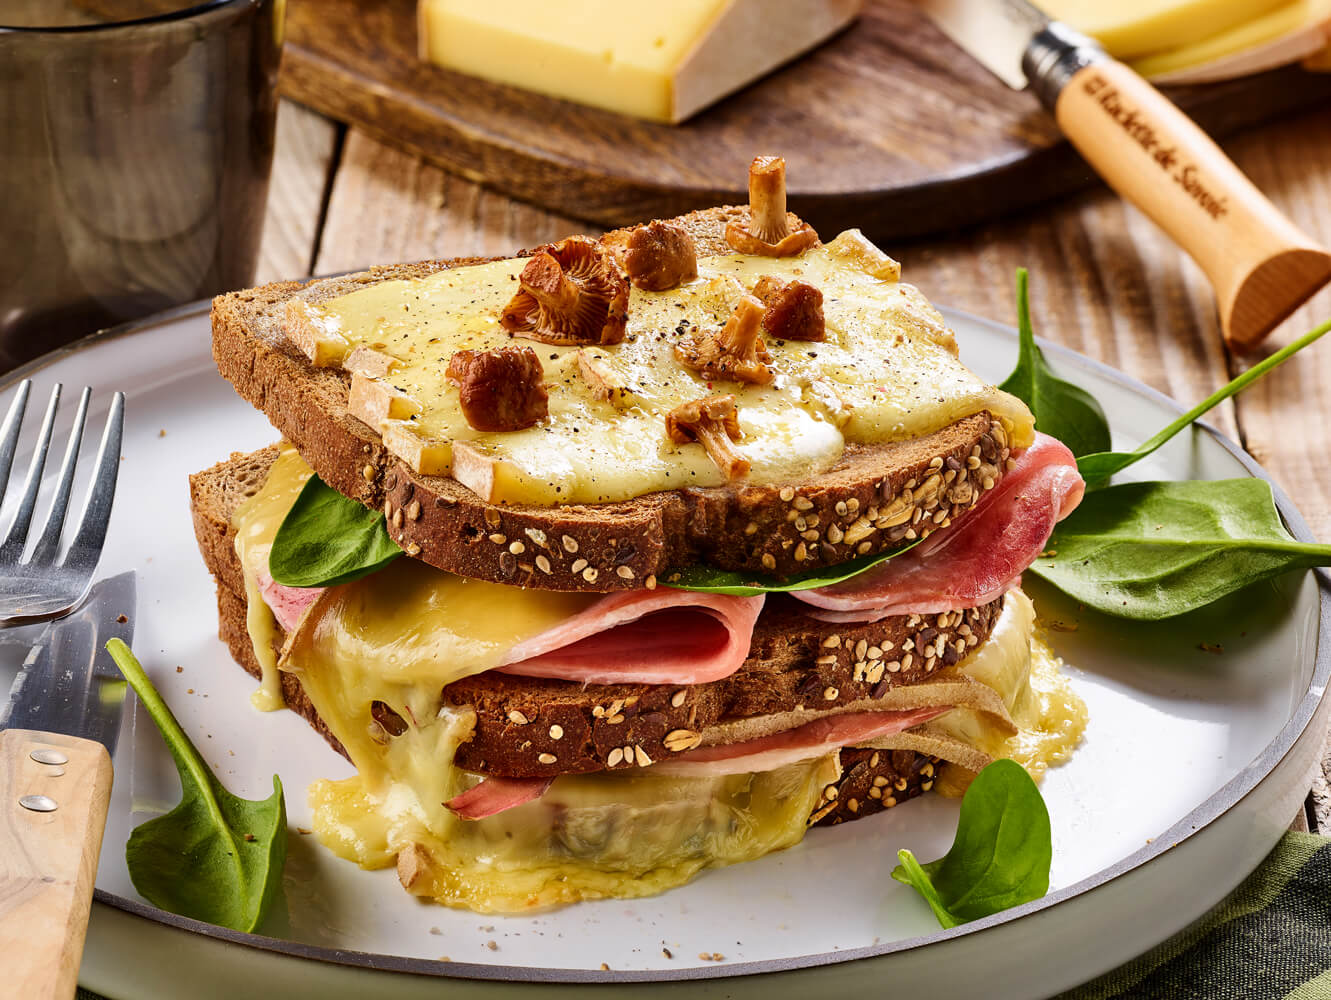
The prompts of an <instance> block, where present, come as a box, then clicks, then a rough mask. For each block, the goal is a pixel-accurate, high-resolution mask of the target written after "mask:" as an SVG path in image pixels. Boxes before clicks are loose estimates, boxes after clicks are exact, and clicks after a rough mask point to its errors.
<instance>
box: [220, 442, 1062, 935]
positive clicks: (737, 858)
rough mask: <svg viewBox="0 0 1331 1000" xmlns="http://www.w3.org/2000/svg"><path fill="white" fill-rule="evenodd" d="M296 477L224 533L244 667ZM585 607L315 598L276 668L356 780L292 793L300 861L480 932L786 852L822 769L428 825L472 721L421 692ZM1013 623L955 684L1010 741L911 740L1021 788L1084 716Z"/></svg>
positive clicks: (449, 591)
mask: <svg viewBox="0 0 1331 1000" xmlns="http://www.w3.org/2000/svg"><path fill="white" fill-rule="evenodd" d="M308 476H309V470H308V467H307V466H305V465H304V463H303V462H301V460H300V459H299V457H298V456H297V455H296V453H295V452H294V451H293V450H291V449H284V450H283V452H282V454H281V455H280V456H279V459H278V461H277V463H276V464H275V465H274V467H273V472H272V474H271V475H270V477H269V480H268V482H267V483H265V485H264V488H263V489H262V490H260V492H259V493H258V494H257V495H256V496H255V497H254V498H253V499H252V500H251V501H249V502H248V503H246V504H245V505H244V506H243V507H242V508H241V509H240V510H238V512H237V514H236V517H235V526H236V530H237V551H238V552H239V553H240V554H241V555H242V566H243V567H244V570H245V577H246V588H247V592H248V593H249V595H250V604H251V612H254V611H255V609H262V614H259V615H254V614H252V618H251V637H252V639H253V641H254V642H255V645H256V654H257V653H259V652H260V651H261V649H266V650H268V651H269V653H271V649H272V645H271V638H272V636H273V635H274V634H275V633H274V631H273V630H274V629H275V624H274V622H273V620H272V616H271V614H270V613H268V611H267V608H266V607H265V606H264V605H263V602H262V600H261V599H260V597H259V595H258V588H257V583H256V580H255V577H256V573H257V572H258V570H260V569H262V568H263V565H262V562H261V561H260V560H261V559H266V557H267V552H268V549H269V548H270V547H271V544H272V539H273V536H274V535H275V533H276V530H277V527H278V525H279V524H280V523H281V520H282V517H284V516H285V513H286V511H287V509H289V507H290V505H291V503H292V502H293V501H294V499H295V497H296V494H297V493H298V492H299V489H300V486H301V485H302V484H303V483H304V481H305V479H306V478H308ZM594 599H595V598H594V597H588V596H579V595H569V594H556V593H549V592H541V591H525V590H522V589H520V588H516V587H503V586H499V585H496V584H484V583H478V582H476V581H469V580H462V579H461V578H458V577H454V576H451V575H450V574H446V573H442V572H440V571H437V570H434V569H431V568H430V567H428V566H425V565H424V564H421V563H418V562H416V561H415V560H409V559H401V560H398V561H397V562H395V563H393V564H391V565H390V566H389V567H387V568H386V569H385V570H382V571H380V572H379V573H377V574H375V575H373V576H371V577H366V578H364V579H363V580H359V581H356V582H354V583H351V584H347V585H344V586H341V587H336V588H332V589H330V590H329V591H327V592H326V593H325V594H324V595H322V596H321V597H320V599H319V600H318V601H316V602H315V604H314V605H312V606H311V608H310V610H309V611H307V612H306V614H305V616H304V617H303V618H302V620H301V623H300V625H299V626H298V627H297V629H296V631H295V632H294V633H293V634H292V635H291V636H289V637H288V640H287V643H286V645H285V647H284V649H283V653H282V657H281V662H280V666H281V668H282V669H285V670H292V671H297V672H298V673H299V675H300V679H301V684H302V686H303V688H304V690H305V692H306V694H307V695H308V696H309V698H310V701H311V702H312V704H313V705H314V707H315V709H316V710H317V711H318V713H319V715H320V717H321V718H322V719H323V720H324V722H325V723H326V724H327V725H328V727H329V729H330V731H331V732H332V734H333V735H334V736H335V737H336V738H337V739H338V740H339V741H340V742H341V743H342V745H343V746H344V747H345V748H346V750H347V753H348V755H349V756H350V758H351V760H352V763H353V764H355V766H356V769H357V774H356V775H355V776H354V777H351V778H347V779H344V780H342V781H319V782H316V783H314V784H313V785H312V786H311V787H310V791H309V795H310V804H311V807H312V809H313V811H314V830H315V833H316V834H317V835H318V837H319V839H320V841H321V842H322V843H323V844H325V846H327V847H328V848H329V849H330V850H332V851H333V852H334V853H336V854H338V855H339V856H341V857H343V858H347V859H349V860H351V861H354V862H356V863H357V864H360V865H362V866H363V867H366V868H382V867H386V866H389V865H392V864H393V863H394V861H395V860H398V862H399V874H400V875H407V874H410V876H411V877H410V878H407V879H406V881H407V882H408V883H409V885H408V888H409V890H410V891H411V892H412V893H414V894H416V895H419V896H422V897H425V898H430V899H435V900H438V901H439V902H442V903H446V904H448V905H452V906H463V907H468V908H471V909H474V910H478V911H488V912H514V911H520V910H526V909H530V908H533V907H546V906H553V905H558V904H562V903H569V902H574V901H576V900H579V899H595V898H602V897H622V898H628V897H635V896H643V895H649V894H653V893H656V892H660V891H663V890H665V889H668V888H671V887H674V886H678V885H681V884H683V883H685V882H687V881H688V880H689V879H690V878H692V877H693V876H694V875H695V874H697V872H699V871H700V870H702V869H704V868H707V867H717V866H721V865H729V864H735V863H738V862H742V861H747V860H752V859H754V858H758V857H761V856H763V855H765V854H768V853H770V852H772V851H776V850H781V849H784V848H786V847H789V846H791V845H793V844H795V843H798V842H799V840H800V839H801V838H802V837H803V835H804V831H805V828H806V825H807V822H808V817H809V815H810V814H811V813H812V812H813V810H814V809H815V808H816V806H817V803H818V801H819V797H820V795H821V792H822V789H823V788H824V787H825V786H826V785H827V784H829V783H830V782H833V781H835V780H836V779H837V777H838V774H839V767H838V763H837V757H836V755H830V756H824V757H818V758H813V759H811V760H808V761H804V762H801V763H798V764H792V765H788V766H786V767H783V768H780V769H777V770H773V771H768V772H763V773H760V774H740V775H724V776H713V777H698V778H679V777H668V776H664V775H658V774H654V773H652V771H651V769H650V768H647V769H639V770H635V771H630V772H615V773H608V774H595V775H572V776H564V777H561V778H559V779H558V780H556V781H555V783H554V784H553V785H552V786H551V788H550V790H549V791H548V792H547V793H546V794H545V795H544V796H542V797H541V798H540V799H539V800H537V801H535V802H531V803H527V804H526V805H523V806H519V807H517V808H515V809H511V810H508V811H507V812H504V813H501V814H499V815H496V816H492V817H487V818H486V819H483V820H478V821H468V820H462V819H459V818H458V817H456V816H455V815H454V814H453V813H451V812H449V810H448V809H447V808H445V807H444V805H443V803H444V802H446V801H448V800H449V799H451V798H453V797H454V796H455V795H457V794H459V793H460V792H462V791H464V790H465V789H466V788H467V787H469V786H470V785H471V784H473V783H474V782H475V781H476V780H477V778H476V776H475V775H469V774H466V773H464V772H462V771H460V770H459V769H457V768H455V767H454V766H453V764H452V761H453V759H454V756H455V753H456V751H457V747H458V745H459V744H460V743H461V742H464V741H465V740H467V739H469V738H470V737H471V733H472V730H473V728H474V725H475V716H474V713H473V712H472V711H471V710H470V709H465V708H464V709H453V708H448V707H443V708H441V703H440V697H439V692H440V689H441V688H442V687H443V686H444V685H445V684H447V683H449V682H450V681H451V680H454V679H457V678H458V677H461V676H466V675H468V674H471V673H476V672H479V671H481V670H484V669H488V667H490V666H493V665H494V664H495V663H497V662H499V660H500V659H501V658H502V656H503V653H504V651H505V650H506V649H508V648H510V647H511V645H512V644H513V643H515V642H518V641H521V640H522V639H524V638H526V637H528V636H530V635H533V634H535V633H536V632H539V631H542V630H544V629H545V628H547V627H549V625H551V624H553V623H554V622H556V621H558V620H560V619H561V618H562V617H564V616H566V615H569V614H572V613H574V611H576V610H578V609H579V607H581V606H584V602H586V601H589V600H594ZM256 620H258V621H259V624H257V625H256V624H255V622H256ZM1033 621H1034V613H1033V609H1032V607H1031V603H1030V601H1029V600H1028V599H1027V598H1026V596H1025V595H1024V594H1022V593H1021V592H1020V591H1014V592H1012V593H1011V594H1010V595H1009V596H1008V598H1007V600H1006V601H1005V604H1004V609H1003V611H1002V613H1001V615H1000V617H999V620H998V622H997V623H996V624H995V627H994V629H993V631H992V633H991V636H990V639H989V640H988V641H987V642H985V643H983V644H982V645H980V646H979V647H978V648H977V649H976V650H975V652H974V653H973V654H972V655H971V656H970V657H969V658H968V659H967V660H965V661H963V662H962V664H960V665H959V667H958V668H956V669H958V670H959V671H960V672H962V673H965V674H967V675H969V676H970V677H972V678H974V679H975V680H977V681H980V682H983V683H985V684H988V685H990V686H992V687H993V688H994V689H995V690H997V691H998V692H999V694H1000V695H1001V696H1002V698H1003V700H1004V703H1005V705H1006V706H1007V707H1008V709H1009V711H1010V712H1011V714H1012V717H1013V719H1014V720H1015V721H1016V722H1017V724H1018V726H1019V727H1020V730H1021V731H1020V732H1019V733H1017V735H1016V736H1009V735H1008V734H1007V733H1006V732H1005V731H1002V730H1001V729H1000V728H999V727H998V726H997V725H996V724H995V722H994V720H993V719H992V718H991V717H989V716H987V715H984V714H982V713H977V712H973V711H969V710H965V709H953V710H952V711H950V712H948V713H946V714H944V715H942V716H939V717H938V719H936V720H934V721H933V722H931V723H929V724H928V726H927V727H924V728H930V727H937V728H936V732H937V733H939V734H942V735H945V736H946V737H947V738H949V739H954V740H960V741H962V742H964V743H966V744H968V745H970V746H972V747H976V748H978V749H980V750H981V751H983V752H984V753H985V754H988V755H990V756H1011V757H1013V758H1015V759H1016V760H1018V761H1019V762H1020V763H1022V764H1023V765H1024V766H1026V767H1027V768H1028V769H1030V770H1031V771H1032V773H1033V774H1036V775H1037V776H1038V775H1039V774H1041V773H1043V770H1044V768H1045V767H1047V766H1048V765H1049V764H1052V763H1057V762H1058V761H1061V760H1063V759H1065V758H1066V756H1067V755H1068V754H1069V753H1070V751H1071V749H1072V748H1073V747H1074V746H1075V745H1076V743H1077V742H1078V740H1079V739H1080V737H1081V732H1082V729H1083V728H1084V726H1085V722H1086V709H1085V706H1084V705H1083V704H1082V703H1081V701H1080V699H1079V698H1077V697H1076V695H1075V694H1074V693H1072V691H1071V689H1070V688H1069V687H1068V684H1067V681H1066V679H1065V678H1064V677H1063V676H1062V675H1061V674H1060V673H1059V669H1058V667H1059V663H1058V661H1057V659H1056V658H1055V657H1054V656H1053V654H1052V653H1050V652H1049V651H1048V649H1047V648H1046V647H1044V646H1043V644H1041V643H1039V642H1038V641H1035V640H1033V637H1032V631H1031V630H1032V627H1033ZM269 669H270V670H271V666H270V667H269ZM272 676H273V678H274V679H275V678H276V673H275V672H273V674H272ZM266 683H267V681H266ZM279 690H280V689H279ZM376 703H379V704H380V706H381V707H379V708H378V709H376ZM384 709H387V710H390V711H391V712H392V713H393V714H395V715H396V716H397V717H398V718H399V719H400V720H401V721H402V723H403V726H402V727H401V728H402V731H401V733H400V734H399V735H397V736H393V735H391V733H390V731H389V729H386V728H385V725H384V724H383V722H384V720H385V718H387V717H386V716H385V715H384V714H383V712H384ZM376 711H377V712H378V717H377V718H376ZM392 728H394V729H396V728H399V727H397V726H396V725H395V726H393V727H392ZM969 777H970V775H969V773H968V772H964V771H961V770H959V769H956V768H947V769H944V771H943V773H942V774H941V776H940V777H939V779H938V781H937V783H936V785H935V787H936V788H937V789H938V790H940V791H949V790H951V791H952V792H954V793H959V792H960V791H961V790H962V789H963V788H964V787H965V784H966V782H967V781H968V780H969ZM403 858H408V859H410V862H411V863H410V864H409V865H407V866H404V865H403V864H402V859H403ZM408 869H409V872H408Z"/></svg>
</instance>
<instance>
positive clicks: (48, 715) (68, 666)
mask: <svg viewBox="0 0 1331 1000" xmlns="http://www.w3.org/2000/svg"><path fill="white" fill-rule="evenodd" d="M135 598H136V593H135V579H134V573H133V572H132V571H131V572H128V573H121V574H120V575H119V576H114V577H111V578H110V579H107V580H102V581H100V582H99V583H97V584H95V585H94V586H93V588H92V590H91V591H90V592H89V595H88V600H87V601H86V602H85V603H84V604H83V606H82V607H80V608H79V609H78V610H76V611H74V612H73V613H71V614H69V615H66V616H65V617H64V618H59V619H57V620H55V621H53V622H51V624H49V625H48V626H46V629H45V631H43V632H42V634H41V635H40V636H39V637H38V639H37V642H36V643H35V644H34V645H33V647H32V650H31V651H30V652H29V653H28V656H27V658H26V659H25V660H24V661H23V666H22V667H21V668H20V669H19V672H18V675H17V676H16V677H15V678H14V683H13V686H12V687H11V688H10V692H9V700H8V702H7V703H6V704H5V705H4V706H2V707H0V730H5V729H28V730H32V731H35V732H40V733H64V734H65V735H68V736H77V737H80V738H82V739H88V740H96V741H97V742H98V743H101V744H102V745H103V746H104V747H106V751H107V753H108V754H114V753H115V750H116V738H117V737H118V736H119V734H120V715H121V708H122V706H123V704H124V700H125V679H124V678H123V677H121V676H120V671H119V670H118V669H117V668H116V665H115V663H113V662H112V661H111V657H110V655H109V654H108V653H107V652H106V648H105V647H106V643H107V642H108V641H109V640H111V639H113V638H119V639H122V640H124V642H125V643H126V644H129V642H130V641H131V640H132V639H133V637H134V607H135Z"/></svg>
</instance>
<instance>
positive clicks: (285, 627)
mask: <svg viewBox="0 0 1331 1000" xmlns="http://www.w3.org/2000/svg"><path fill="white" fill-rule="evenodd" d="M265 565H266V563H265ZM255 583H256V584H257V585H258V587H259V596H260V597H262V598H263V603H264V604H266V605H268V608H269V610H270V611H272V613H273V617H274V618H276V619H277V624H279V625H281V626H282V631H283V632H294V631H296V625H297V624H298V623H299V622H300V616H301V615H303V614H304V613H305V611H306V609H307V608H308V607H309V606H310V605H311V604H313V603H314V602H315V601H316V600H318V599H319V595H320V594H322V593H323V592H324V591H325V590H326V589H327V588H326V587H288V586H286V585H285V584H281V583H278V582H277V581H276V580H274V579H273V578H272V577H271V576H269V575H268V574H267V573H265V572H262V571H260V572H259V573H258V574H257V579H256V580H255Z"/></svg>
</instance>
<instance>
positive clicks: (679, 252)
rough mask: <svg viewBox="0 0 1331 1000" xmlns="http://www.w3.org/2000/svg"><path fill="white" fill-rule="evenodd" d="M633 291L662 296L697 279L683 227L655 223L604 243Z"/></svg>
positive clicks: (694, 253)
mask: <svg viewBox="0 0 1331 1000" xmlns="http://www.w3.org/2000/svg"><path fill="white" fill-rule="evenodd" d="M608 241H609V237H607V245H608V246H609V248H610V252H611V253H613V254H614V255H615V257H616V258H617V259H618V260H619V263H620V265H621V266H622V267H623V268H624V270H625V272H627V274H628V276H629V282H630V283H631V284H632V285H633V287H634V288H641V289H642V290H643V291H645V292H664V291H667V290H668V289H671V288H678V287H679V286H680V285H682V284H683V283H684V282H686V281H692V280H693V279H694V278H696V277H697V276H698V248H697V246H696V245H695V244H694V242H693V237H692V236H690V235H689V234H688V232H687V231H686V230H685V229H684V227H683V226H678V225H675V223H673V222H662V221H660V220H659V219H658V220H657V221H655V222H649V223H647V224H646V225H642V226H636V227H635V228H633V229H631V230H630V231H629V232H628V233H627V234H624V235H622V236H619V237H618V238H617V239H615V240H614V242H613V243H610V242H608Z"/></svg>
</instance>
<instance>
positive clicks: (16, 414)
mask: <svg viewBox="0 0 1331 1000" xmlns="http://www.w3.org/2000/svg"><path fill="white" fill-rule="evenodd" d="M31 392H32V379H30V378H25V379H24V380H23V381H22V382H20V383H19V384H18V392H17V393H15V394H14V401H13V402H12V403H10V404H9V413H7V414H6V415H5V423H4V426H3V427H0V503H2V502H4V499H5V491H6V489H7V488H8V486H9V469H10V466H12V465H13V464H14V452H15V450H16V449H17V448H18V435H19V431H20V430H21V429H22V427H23V412H24V411H25V410H26V409H27V408H28V395H29V394H30V393H31Z"/></svg>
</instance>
